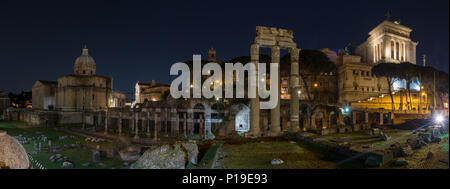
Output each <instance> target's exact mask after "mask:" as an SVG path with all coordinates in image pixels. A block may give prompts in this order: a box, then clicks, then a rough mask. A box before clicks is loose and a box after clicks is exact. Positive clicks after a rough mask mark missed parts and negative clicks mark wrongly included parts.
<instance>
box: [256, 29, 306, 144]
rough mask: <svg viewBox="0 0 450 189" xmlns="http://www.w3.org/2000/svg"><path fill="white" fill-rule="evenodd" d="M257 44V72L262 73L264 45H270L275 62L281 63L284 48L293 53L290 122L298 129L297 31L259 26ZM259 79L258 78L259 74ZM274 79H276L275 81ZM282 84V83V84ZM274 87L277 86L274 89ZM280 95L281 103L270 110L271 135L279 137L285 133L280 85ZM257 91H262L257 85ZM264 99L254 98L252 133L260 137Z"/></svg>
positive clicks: (292, 128)
mask: <svg viewBox="0 0 450 189" xmlns="http://www.w3.org/2000/svg"><path fill="white" fill-rule="evenodd" d="M256 34H257V36H256V37H255V43H254V44H252V45H251V47H250V57H251V62H252V63H254V64H255V68H256V72H255V74H258V69H259V68H258V63H259V49H260V48H270V49H271V54H272V63H278V64H279V63H280V50H281V49H286V50H288V51H289V52H290V53H291V82H290V93H291V97H292V98H291V103H290V121H291V131H292V132H297V131H299V130H300V128H299V115H298V114H299V101H298V100H299V99H298V90H299V83H298V72H299V67H298V55H299V49H298V48H297V44H296V43H294V41H293V31H292V30H286V29H281V28H274V27H263V26H257V27H256ZM276 74H278V77H277V78H278V79H277V81H275V82H277V83H278V84H280V73H279V70H278V73H276ZM256 78H257V77H256ZM271 82H274V81H271ZM278 86H279V85H278ZM270 90H273V89H270ZM276 90H278V91H277V92H278V98H277V105H276V107H275V108H273V109H272V110H271V111H270V118H271V119H270V120H271V124H270V133H268V134H269V135H271V136H277V135H279V134H280V132H281V128H280V88H279V87H278V88H277V89H276ZM256 91H258V86H256ZM259 103H260V99H259V97H257V98H251V99H250V136H253V137H257V136H260V134H261V133H260V132H261V131H260V123H259V120H260V116H259V114H260V106H259Z"/></svg>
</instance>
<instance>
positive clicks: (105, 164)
mask: <svg viewBox="0 0 450 189" xmlns="http://www.w3.org/2000/svg"><path fill="white" fill-rule="evenodd" d="M0 129H2V130H6V131H7V133H8V135H10V136H17V135H19V134H22V135H23V136H24V137H27V138H30V137H33V136H36V137H37V136H39V135H41V134H44V135H45V136H46V137H47V138H48V139H49V140H51V141H52V145H56V146H62V145H64V144H67V145H71V144H77V143H78V144H81V145H93V144H90V143H92V142H86V141H85V140H84V139H85V138H84V137H81V136H76V135H73V134H69V133H66V132H64V131H61V130H58V129H54V128H41V127H31V126H28V125H27V124H26V123H24V122H17V121H14V122H12V121H1V120H0ZM72 135H73V136H75V138H74V139H70V138H67V139H63V140H59V136H72ZM36 142H37V143H38V142H39V141H37V140H36ZM33 143H34V141H31V142H30V143H29V144H24V145H23V146H24V148H25V150H26V151H27V152H31V151H36V150H35V149H34V146H33ZM43 145H44V147H45V146H48V144H46V143H45V144H44V143H43ZM54 154H61V155H63V156H67V157H68V158H69V161H70V162H72V163H73V164H74V165H75V168H77V169H83V168H89V169H96V168H100V169H101V168H104V169H109V168H121V167H122V166H123V165H122V164H123V162H122V161H121V160H120V158H106V157H105V158H104V159H103V160H102V161H101V162H99V163H93V162H92V151H91V150H89V149H87V148H74V149H66V150H63V151H59V152H47V151H41V152H38V153H37V154H35V155H32V157H33V159H35V160H37V161H38V162H40V164H41V165H43V166H44V167H45V168H47V169H59V168H61V165H62V162H55V163H52V162H50V160H49V158H50V156H52V155H54ZM86 162H90V164H91V166H89V167H83V166H82V164H83V163H86ZM34 167H36V166H34Z"/></svg>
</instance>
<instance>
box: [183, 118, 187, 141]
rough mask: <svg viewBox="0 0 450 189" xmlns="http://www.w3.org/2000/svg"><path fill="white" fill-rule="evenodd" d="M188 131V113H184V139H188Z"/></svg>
mask: <svg viewBox="0 0 450 189" xmlns="http://www.w3.org/2000/svg"><path fill="white" fill-rule="evenodd" d="M186 129H187V113H186V112H185V113H183V136H184V138H186V137H187V136H186V133H187V131H186Z"/></svg>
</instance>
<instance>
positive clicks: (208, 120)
mask: <svg viewBox="0 0 450 189" xmlns="http://www.w3.org/2000/svg"><path fill="white" fill-rule="evenodd" d="M204 134H205V138H208V136H210V135H212V132H211V112H209V111H208V112H205V133H204Z"/></svg>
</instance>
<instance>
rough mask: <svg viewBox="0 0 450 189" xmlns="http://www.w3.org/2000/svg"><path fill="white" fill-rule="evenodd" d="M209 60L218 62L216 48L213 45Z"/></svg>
mask: <svg viewBox="0 0 450 189" xmlns="http://www.w3.org/2000/svg"><path fill="white" fill-rule="evenodd" d="M208 62H217V58H216V50H215V49H214V48H212V47H211V49H209V51H208Z"/></svg>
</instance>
